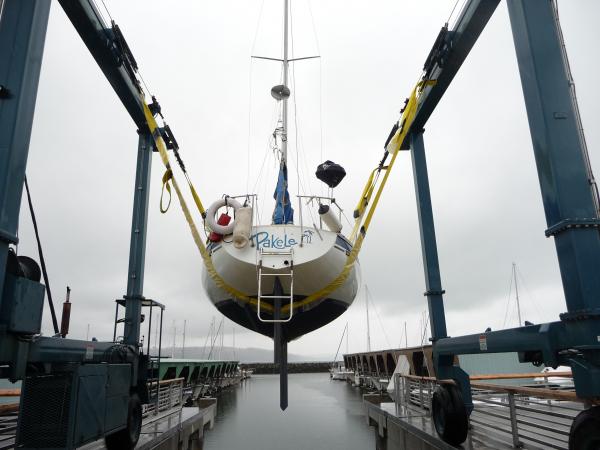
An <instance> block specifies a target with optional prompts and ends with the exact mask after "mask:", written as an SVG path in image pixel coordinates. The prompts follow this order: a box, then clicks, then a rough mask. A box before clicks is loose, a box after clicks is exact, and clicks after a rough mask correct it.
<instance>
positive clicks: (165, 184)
mask: <svg viewBox="0 0 600 450" xmlns="http://www.w3.org/2000/svg"><path fill="white" fill-rule="evenodd" d="M172 178H173V171H172V170H171V169H167V170H166V171H165V174H164V175H163V177H162V189H161V191H160V212H161V213H163V214H164V213H166V212H167V211H168V210H169V206H171V185H170V184H169V181H170V180H171V179H172ZM165 188H166V190H167V192H168V194H169V202H168V203H167V206H166V207H163V195H164V193H165Z"/></svg>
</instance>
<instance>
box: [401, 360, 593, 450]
mask: <svg viewBox="0 0 600 450" xmlns="http://www.w3.org/2000/svg"><path fill="white" fill-rule="evenodd" d="M570 376H571V374H570V373H568V372H566V373H558V372H555V373H541V374H540V373H535V374H501V375H481V376H473V377H471V387H472V395H473V404H474V410H473V413H472V414H471V417H470V422H471V424H474V425H476V427H474V428H473V430H472V433H471V434H472V436H473V439H474V440H475V441H477V440H479V439H480V437H481V440H482V441H483V438H484V437H485V441H486V442H488V443H489V442H490V439H491V440H495V441H496V442H497V443H498V444H499V445H500V444H503V445H506V444H508V445H512V446H513V447H516V448H520V447H523V446H526V447H527V448H530V447H531V448H555V449H564V448H567V447H568V438H569V429H570V426H571V423H572V421H573V418H574V417H575V416H576V415H577V414H578V413H579V412H580V411H581V410H582V408H583V405H582V400H581V399H579V398H578V397H577V396H576V394H575V392H574V391H573V390H568V389H563V388H557V389H550V388H549V387H548V386H549V385H548V381H547V380H549V379H551V378H553V377H570ZM542 377H543V378H544V379H545V380H546V382H545V383H543V384H540V387H537V386H535V385H528V386H512V385H500V384H491V383H484V382H481V380H497V379H505V380H506V379H528V378H542ZM393 383H394V393H395V396H394V397H395V398H394V400H395V403H396V409H397V410H399V408H401V407H404V408H410V409H415V408H416V409H418V410H420V411H421V413H422V414H423V415H426V416H430V415H431V401H432V397H433V392H434V391H435V389H436V387H437V386H438V385H439V384H440V383H452V381H449V380H442V381H439V380H436V379H435V378H433V377H418V376H414V375H401V374H395V376H394V378H393Z"/></svg>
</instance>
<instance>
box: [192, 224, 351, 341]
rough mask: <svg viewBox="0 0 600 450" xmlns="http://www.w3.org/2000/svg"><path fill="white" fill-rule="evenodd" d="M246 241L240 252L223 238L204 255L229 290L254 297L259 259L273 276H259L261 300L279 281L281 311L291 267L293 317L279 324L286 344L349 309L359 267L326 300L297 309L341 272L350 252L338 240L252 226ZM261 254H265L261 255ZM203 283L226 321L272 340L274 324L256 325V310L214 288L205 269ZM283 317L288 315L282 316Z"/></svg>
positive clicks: (296, 229) (301, 230)
mask: <svg viewBox="0 0 600 450" xmlns="http://www.w3.org/2000/svg"><path fill="white" fill-rule="evenodd" d="M250 241H251V244H249V245H247V246H246V247H244V248H243V249H237V248H235V247H234V246H233V244H232V243H231V242H229V239H227V237H226V239H224V240H223V241H221V242H219V243H216V244H211V245H210V246H209V250H210V252H211V258H212V262H213V266H214V267H215V270H216V272H217V273H218V274H219V276H220V277H221V278H222V279H223V280H224V281H225V283H227V284H228V285H229V286H231V287H233V288H235V289H236V290H238V291H241V292H242V293H244V294H245V295H247V296H249V297H252V298H257V297H258V286H259V275H258V274H259V270H258V267H259V266H260V262H261V258H262V267H263V268H264V269H263V273H269V274H273V276H271V275H268V276H263V277H261V292H262V295H270V294H272V293H273V291H274V289H275V279H278V280H279V282H280V283H281V288H282V291H283V293H282V294H281V295H283V296H287V297H288V299H285V300H283V301H282V303H283V304H282V306H285V303H286V302H287V303H289V296H290V290H291V288H292V277H290V276H288V275H287V274H289V273H290V268H291V267H292V265H293V302H294V307H293V317H292V319H291V321H290V322H287V323H285V324H284V325H283V330H284V335H285V337H286V339H287V340H288V341H289V340H292V339H295V338H297V337H299V336H301V335H303V334H306V333H308V332H310V331H313V330H315V329H317V328H319V327H321V326H323V325H325V324H327V323H329V322H331V321H332V320H334V319H335V318H336V317H338V316H339V315H340V314H342V313H343V312H344V311H345V310H346V309H347V308H348V307H349V306H350V305H351V304H352V301H353V300H354V298H355V297H356V294H357V292H358V288H359V283H360V280H359V278H360V274H359V266H358V262H357V263H355V265H354V267H353V268H352V269H351V271H350V273H349V275H348V277H347V278H346V280H345V281H344V283H343V284H342V285H341V286H340V287H339V288H338V289H336V290H335V291H333V292H331V293H330V294H328V295H327V296H326V297H325V298H320V299H318V300H316V301H313V302H310V303H308V304H302V300H303V299H305V298H306V297H308V296H310V295H312V294H314V293H315V292H318V291H320V290H321V289H323V288H325V287H326V286H328V285H329V284H330V283H331V282H332V281H333V280H334V279H336V278H337V277H338V276H339V274H340V273H341V272H342V270H343V268H344V265H345V264H346V261H347V257H348V254H349V252H350V251H351V249H352V247H351V245H350V243H349V242H348V241H347V240H346V239H345V238H344V237H343V236H342V235H340V234H337V233H333V232H331V231H326V230H316V229H314V228H307V227H300V226H295V225H268V226H257V227H253V230H252V236H251V239H250ZM261 249H262V251H263V253H264V254H261ZM290 253H291V254H290ZM203 284H204V288H205V290H206V292H207V294H208V297H209V298H210V300H211V301H212V302H213V304H214V305H215V306H216V307H217V308H218V309H219V310H220V311H221V312H222V313H223V314H225V315H226V316H227V317H228V318H230V319H231V320H233V321H234V322H236V323H238V324H240V325H242V326H244V327H246V328H249V329H251V330H254V331H257V332H259V333H262V334H264V335H266V336H271V337H272V336H273V324H272V323H265V322H261V321H260V320H259V318H258V316H257V311H256V307H255V306H251V305H250V304H248V303H247V302H244V301H242V300H239V299H237V298H234V297H233V296H232V295H231V294H230V293H228V292H227V291H226V290H224V289H221V288H219V287H218V286H217V284H216V283H215V280H214V279H213V278H212V277H211V276H210V274H209V273H208V272H207V271H206V270H205V271H204V273H203ZM262 302H264V303H269V300H268V299H263V300H262ZM270 304H271V303H270ZM267 306H269V305H267ZM261 309H262V311H261V317H262V318H263V319H267V320H268V319H272V315H271V314H270V313H269V312H268V311H267V310H265V309H264V308H261ZM285 317H287V313H284V314H283V318H285Z"/></svg>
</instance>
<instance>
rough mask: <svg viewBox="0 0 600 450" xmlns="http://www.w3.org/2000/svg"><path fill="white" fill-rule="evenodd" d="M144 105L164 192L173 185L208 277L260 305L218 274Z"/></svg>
mask: <svg viewBox="0 0 600 450" xmlns="http://www.w3.org/2000/svg"><path fill="white" fill-rule="evenodd" d="M142 103H143V105H144V114H145V116H146V122H147V124H148V128H149V129H150V133H151V134H152V137H153V139H154V144H155V146H156V148H157V150H158V152H159V154H160V157H161V159H162V162H163V164H164V165H165V168H166V169H167V170H166V172H165V174H164V175H163V178H162V181H163V190H164V189H166V190H167V192H168V193H169V196H170V195H171V187H170V185H172V186H173V188H174V189H175V194H176V195H177V199H178V200H179V204H180V206H181V210H182V211H183V215H184V216H185V219H186V221H187V223H188V226H189V227H190V231H191V232H192V237H193V239H194V243H195V244H196V247H197V248H198V250H199V252H200V256H202V260H203V261H204V265H205V266H206V271H207V273H208V275H209V276H210V277H211V278H212V279H213V281H214V282H215V284H216V285H217V287H219V288H221V289H223V290H224V291H226V292H228V293H229V294H231V295H232V296H233V297H235V298H237V299H238V300H240V301H242V302H245V303H249V304H251V305H254V306H256V305H258V301H257V300H256V299H255V298H252V297H249V296H248V295H246V294H244V293H243V292H241V291H239V290H237V289H235V288H234V287H233V286H230V285H229V284H227V283H226V282H225V280H223V278H221V276H220V275H219V274H218V273H217V271H216V269H215V267H214V265H213V263H212V259H211V258H210V254H209V253H208V250H207V248H206V246H205V245H204V242H203V240H202V237H201V236H200V233H199V232H198V228H197V227H196V223H195V222H194V218H193V217H192V214H191V213H190V210H189V208H188V206H187V202H186V201H185V198H184V197H183V194H182V193H181V189H180V188H179V184H178V183H177V179H176V178H175V176H174V175H173V171H172V170H171V164H170V162H169V154H168V153H167V147H166V145H165V143H164V141H163V139H162V136H161V135H160V132H159V130H158V124H157V123H156V120H155V119H154V116H153V115H152V113H151V112H150V108H149V107H148V105H147V104H146V102H145V101H143V99H142ZM188 184H189V185H190V189H192V196H194V202H195V203H196V206H197V208H198V210H199V211H200V213H201V214H202V213H204V208H203V206H202V202H201V201H200V198H199V197H198V194H196V190H195V189H193V186H192V185H191V183H190V181H189V178H188ZM169 203H170V200H169ZM167 209H168V206H167ZM167 209H165V208H163V207H162V195H161V212H165V211H166V210H167ZM261 307H263V308H264V309H266V310H267V311H271V312H272V311H273V307H272V306H271V305H269V304H265V305H264V306H263V305H261Z"/></svg>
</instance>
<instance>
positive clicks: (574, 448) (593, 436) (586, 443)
mask: <svg viewBox="0 0 600 450" xmlns="http://www.w3.org/2000/svg"><path fill="white" fill-rule="evenodd" d="M598 449H600V406H594V407H592V408H590V409H586V410H584V411H581V412H580V413H579V414H577V417H575V420H574V421H573V424H572V425H571V431H570V432H569V450H598Z"/></svg>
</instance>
